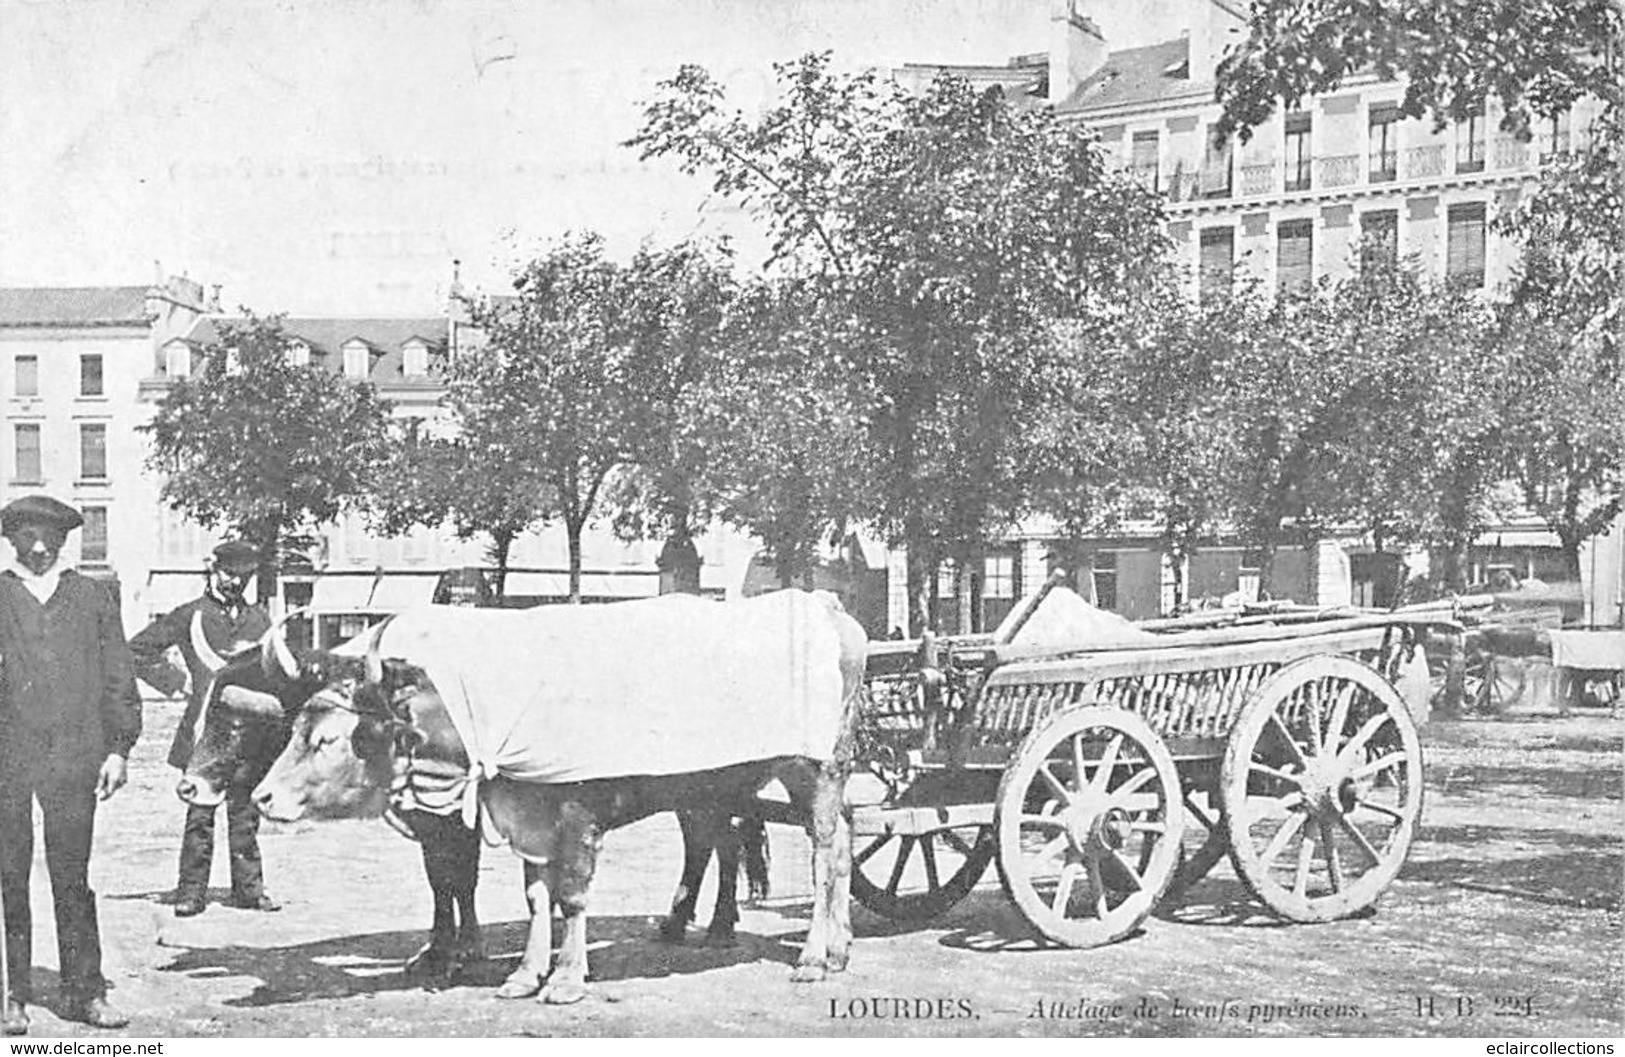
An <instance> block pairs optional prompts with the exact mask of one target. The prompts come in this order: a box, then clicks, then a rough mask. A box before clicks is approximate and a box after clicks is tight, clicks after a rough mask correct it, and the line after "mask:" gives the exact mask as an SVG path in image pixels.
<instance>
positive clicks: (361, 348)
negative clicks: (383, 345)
mask: <svg viewBox="0 0 1625 1057" xmlns="http://www.w3.org/2000/svg"><path fill="white" fill-rule="evenodd" d="M371 371H372V349H371V348H369V347H368V346H367V343H366V342H364V341H349V342H345V344H344V377H346V378H366V377H367V375H368V374H369V373H371Z"/></svg>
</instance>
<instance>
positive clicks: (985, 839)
mask: <svg viewBox="0 0 1625 1057" xmlns="http://www.w3.org/2000/svg"><path fill="white" fill-rule="evenodd" d="M1048 590H1050V588H1049V587H1046V591H1048ZM1043 600H1044V593H1043V592H1041V593H1040V594H1039V595H1038V596H1036V598H1035V599H1032V600H1029V601H1028V602H1027V603H1026V604H1025V608H1024V610H1023V611H1021V612H1019V613H1018V615H1017V616H1016V617H1013V618H1012V622H1013V623H1009V624H1007V626H1008V627H1012V628H1014V627H1019V625H1020V622H1021V620H1022V619H1024V618H1025V617H1026V616H1028V615H1030V614H1031V612H1032V611H1033V610H1034V609H1035V608H1036V607H1037V606H1039V605H1042V604H1044V601H1043ZM1209 619H1210V618H1206V617H1199V618H1196V619H1195V620H1192V621H1188V622H1180V621H1161V622H1157V626H1158V627H1159V628H1160V629H1161V631H1160V633H1159V634H1158V635H1156V636H1140V637H1139V638H1140V641H1136V642H1134V643H1132V644H1129V645H1116V646H1110V647H1107V648H1100V647H1099V646H1098V645H1094V646H1092V644H1091V643H1089V642H1084V641H1078V642H1070V643H1060V644H1053V643H1046V644H1043V645H1020V644H1017V643H1015V642H1011V641H1009V639H1010V638H1011V637H1012V634H1011V633H1007V634H1006V636H1005V637H1004V640H1002V641H996V640H994V639H992V638H988V637H983V638H964V639H947V640H941V641H933V640H930V639H927V640H923V641H918V642H895V643H876V644H874V647H873V648H872V650H871V654H870V660H869V701H868V704H867V707H866V709H865V712H864V715H863V722H862V724H861V738H860V756H861V759H862V762H863V763H864V764H865V765H866V767H867V769H868V772H869V774H870V776H871V779H870V784H871V785H872V787H873V788H872V790H871V791H872V793H873V796H872V798H871V800H872V802H870V803H866V804H862V805H860V806H857V807H855V808H854V809H853V832H854V844H853V861H854V871H853V878H852V891H853V894H854V895H855V896H856V897H857V899H858V900H859V901H860V902H861V903H863V904H864V905H865V906H867V907H868V908H870V909H871V910H873V911H875V912H877V913H879V914H882V915H885V916H887V917H890V918H894V919H898V920H903V921H917V920H925V919H928V918H931V917H935V916H936V915H938V914H941V913H942V912H944V911H946V910H947V909H948V908H950V907H951V906H953V905H954V904H955V903H957V902H958V901H959V900H960V899H962V898H963V897H964V896H965V895H966V894H967V893H968V892H970V891H971V889H972V888H974V887H975V885H976V884H977V881H978V880H979V879H980V878H981V876H982V875H983V873H984V872H985V871H986V869H987V867H988V865H989V863H995V864H996V865H997V868H998V872H999V878H1000V880H1001V881H1002V882H1003V886H1004V890H1005V892H1006V893H1007V894H1008V896H1009V898H1010V899H1011V901H1012V902H1013V903H1014V904H1015V905H1016V906H1017V908H1019V910H1020V911H1021V913H1022V914H1023V915H1024V916H1025V917H1026V919H1027V920H1028V921H1029V922H1030V923H1031V924H1032V925H1033V927H1034V928H1035V929H1036V930H1037V932H1038V933H1039V934H1040V935H1042V936H1043V937H1044V938H1046V939H1048V940H1049V941H1052V942H1054V943H1057V944H1062V945H1066V946H1072V947H1089V946H1094V945H1097V944H1102V943H1108V942H1111V941H1113V940H1116V939H1119V938H1121V937H1123V936H1126V935H1128V934H1129V933H1130V932H1132V931H1133V930H1134V929H1136V928H1137V927H1138V926H1139V925H1140V923H1141V922H1142V921H1144V920H1145V918H1146V917H1147V916H1148V915H1149V914H1150V913H1151V912H1152V910H1153V908H1154V907H1155V906H1156V905H1157V903H1158V901H1159V900H1160V899H1162V898H1163V897H1164V894H1165V893H1166V892H1168V891H1169V890H1170V888H1174V889H1179V888H1183V887H1184V886H1186V885H1189V884H1191V883H1192V882H1194V881H1195V880H1197V879H1198V878H1200V877H1201V876H1203V875H1204V874H1205V873H1206V872H1207V871H1208V870H1210V869H1212V867H1213V866H1214V865H1216V864H1217V863H1218V862H1219V860H1220V859H1222V858H1225V857H1226V856H1228V857H1229V859H1230V861H1231V862H1232V864H1233V865H1234V867H1235V870H1236V872H1237V874H1238V875H1239V876H1240V877H1241V879H1242V880H1243V881H1244V882H1245V883H1246V885H1247V887H1248V888H1249V889H1250V890H1251V891H1252V892H1253V893H1254V894H1255V895H1256V896H1257V897H1258V899H1259V900H1260V901H1261V902H1262V903H1263V904H1264V905H1265V906H1266V907H1268V908H1269V909H1270V910H1271V911H1273V912H1274V913H1276V914H1277V915H1279V916H1281V917H1283V918H1287V919H1290V920H1294V921H1327V920H1331V919H1335V918H1341V917H1346V916H1349V915H1352V914H1357V913H1359V912H1361V911H1362V910H1364V909H1366V908H1368V907H1370V906H1371V905H1372V904H1373V903H1374V902H1375V901H1376V899H1377V897H1378V894H1379V893H1380V892H1381V891H1382V890H1383V889H1384V888H1385V887H1386V886H1387V885H1388V883H1389V882H1390V881H1392V880H1393V878H1394V877H1395V876H1396V875H1397V874H1398V872H1399V870H1400V867H1401V865H1402V864H1403V863H1404V861H1405V857H1406V855H1407V853H1408V852H1409V850H1410V846H1411V842H1412V839H1413V838H1414V836H1415V833H1416V826H1417V819H1418V817H1419V815H1420V812H1421V805H1422V757H1421V750H1420V743H1419V740H1418V737H1417V730H1416V722H1415V720H1414V718H1413V716H1412V711H1411V704H1410V703H1408V702H1407V700H1406V698H1405V697H1404V696H1402V694H1401V690H1400V689H1399V686H1400V685H1406V686H1409V687H1411V688H1412V689H1413V693H1417V694H1419V696H1420V702H1421V703H1422V705H1423V706H1424V707H1425V703H1426V695H1427V677H1426V666H1425V662H1424V661H1423V658H1422V657H1421V654H1420V640H1421V637H1422V636H1423V635H1424V633H1425V632H1426V630H1427V629H1428V628H1437V627H1444V628H1448V629H1454V630H1459V627H1458V626H1457V625H1455V624H1454V623H1453V622H1452V621H1451V620H1450V618H1449V616H1448V611H1445V612H1443V613H1441V612H1439V611H1430V612H1424V613H1408V614H1407V613H1397V614H1383V615H1375V614H1365V613H1349V612H1347V611H1344V612H1340V613H1321V612H1318V611H1315V612H1309V613H1304V612H1281V613H1275V614H1260V615H1257V616H1254V617H1247V618H1241V619H1234V620H1231V621H1229V626H1221V627H1215V628H1203V629H1200V630H1189V628H1190V627H1191V626H1192V625H1193V624H1200V623H1204V622H1209ZM1142 627H1144V625H1142ZM1146 640H1149V641H1146ZM1416 672H1420V679H1419V680H1418V679H1417V678H1415V675H1414V673H1416ZM1187 819H1192V820H1194V823H1195V825H1194V827H1193V829H1197V828H1199V833H1200V835H1201V836H1202V841H1201V844H1200V846H1199V847H1196V848H1195V849H1194V851H1192V850H1189V849H1187V848H1186V847H1185V845H1184V842H1183V840H1182V837H1183V835H1184V832H1185V829H1186V825H1187Z"/></svg>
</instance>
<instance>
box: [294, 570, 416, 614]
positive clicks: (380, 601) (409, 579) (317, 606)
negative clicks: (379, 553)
mask: <svg viewBox="0 0 1625 1057" xmlns="http://www.w3.org/2000/svg"><path fill="white" fill-rule="evenodd" d="M438 579H439V577H438V574H431V573H425V574H423V575H420V576H413V575H403V574H400V573H386V574H385V575H383V576H378V575H377V574H375V573H361V574H356V575H333V574H331V573H329V574H327V575H325V576H322V577H320V578H318V579H317V580H316V583H315V585H314V589H313V591H312V592H311V602H310V604H311V608H313V609H314V610H316V612H318V613H359V612H366V611H369V610H371V611H375V612H385V613H395V612H399V611H400V610H403V609H410V608H412V607H413V606H425V605H428V604H429V601H430V599H431V598H432V597H433V595H434V587H435V583H436V582H437V580H438Z"/></svg>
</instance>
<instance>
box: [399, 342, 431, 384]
mask: <svg viewBox="0 0 1625 1057" xmlns="http://www.w3.org/2000/svg"><path fill="white" fill-rule="evenodd" d="M401 373H402V374H404V375H405V376H406V377H408V378H422V377H423V376H424V375H426V374H428V373H429V346H428V343H427V342H425V341H423V340H422V339H421V338H412V339H411V340H410V341H408V342H407V343H406V344H405V345H403V346H401Z"/></svg>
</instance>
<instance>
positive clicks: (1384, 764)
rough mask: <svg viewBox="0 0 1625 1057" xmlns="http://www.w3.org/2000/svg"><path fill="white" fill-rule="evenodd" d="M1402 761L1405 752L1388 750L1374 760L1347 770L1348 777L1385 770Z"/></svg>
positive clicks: (1363, 775)
mask: <svg viewBox="0 0 1625 1057" xmlns="http://www.w3.org/2000/svg"><path fill="white" fill-rule="evenodd" d="M1404 762H1405V754H1404V753H1402V752H1390V753H1389V754H1388V755H1386V756H1379V757H1377V758H1376V759H1375V760H1372V761H1370V762H1369V763H1366V764H1364V765H1362V766H1360V767H1356V768H1355V769H1354V770H1353V771H1350V772H1349V777H1350V778H1364V777H1365V776H1366V775H1370V774H1376V773H1377V772H1378V771H1385V770H1387V769H1388V768H1389V767H1392V766H1393V765H1394V764H1396V763H1404Z"/></svg>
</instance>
